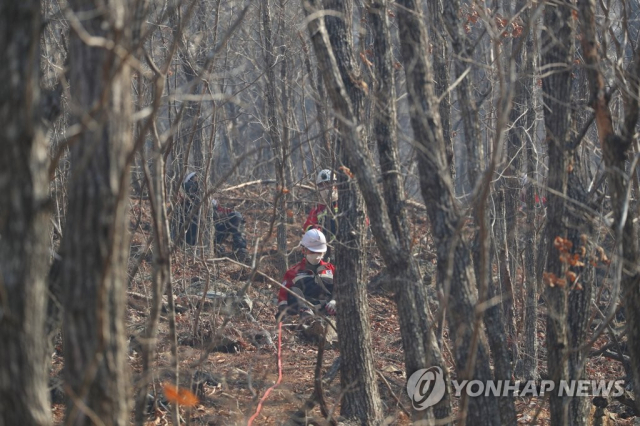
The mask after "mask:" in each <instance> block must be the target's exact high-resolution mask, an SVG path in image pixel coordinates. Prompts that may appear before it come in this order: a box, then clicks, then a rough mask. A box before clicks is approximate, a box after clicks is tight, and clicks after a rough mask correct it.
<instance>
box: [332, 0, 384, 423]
mask: <svg viewBox="0 0 640 426" xmlns="http://www.w3.org/2000/svg"><path fill="white" fill-rule="evenodd" d="M325 7H326V8H327V9H328V10H333V11H335V12H337V13H338V14H339V16H330V15H328V16H326V17H325V18H324V19H325V25H326V28H327V32H328V35H329V41H330V43H331V48H332V50H333V53H334V55H335V58H336V63H337V67H338V70H339V72H340V76H341V79H342V82H343V84H344V87H345V89H346V93H347V95H348V96H349V100H350V101H351V105H352V108H353V110H352V111H353V118H354V119H355V122H357V123H362V117H363V114H364V95H365V93H364V91H363V89H362V87H358V85H357V82H358V81H360V79H361V78H362V77H361V75H360V70H359V68H358V67H357V65H356V61H355V54H354V52H353V40H352V39H351V34H350V31H351V25H350V22H351V19H350V17H351V14H352V8H353V3H352V1H350V0H349V1H343V0H325ZM357 131H358V133H359V134H360V136H361V137H362V139H363V140H366V135H365V134H364V131H361V130H357ZM350 143H351V141H349V133H346V132H340V134H339V135H338V140H337V143H336V153H337V157H338V160H339V161H340V163H341V164H342V165H343V166H345V167H347V168H351V167H353V162H352V161H351V159H350V157H349V155H348V149H347V148H346V147H345V145H348V144H350ZM338 188H339V191H338V193H339V199H338V205H339V206H340V213H341V216H340V219H339V220H338V223H337V235H336V242H337V244H336V245H337V247H336V269H337V271H339V272H338V274H337V281H336V286H335V289H336V290H335V291H336V301H337V303H338V317H337V325H338V335H339V337H340V339H339V343H340V353H341V355H342V356H343V359H342V364H341V366H340V378H341V384H342V388H343V389H350V388H353V387H354V386H355V389H354V390H353V391H349V392H347V393H346V394H345V396H344V399H343V402H342V407H341V413H342V415H343V416H344V417H347V418H357V419H358V420H359V421H361V422H362V423H363V424H365V423H366V424H372V425H373V424H378V423H380V422H381V421H382V403H381V401H380V394H379V392H378V386H377V380H376V375H375V369H374V366H373V346H372V343H371V334H370V330H371V328H370V326H369V309H368V303H367V293H366V281H365V279H364V262H363V247H364V237H365V234H366V230H365V228H364V217H365V213H364V203H363V201H362V195H360V193H359V192H358V188H357V186H356V184H355V182H353V181H352V180H351V179H350V177H348V176H347V174H345V173H339V174H338ZM354 342H358V343H357V344H355V345H354Z"/></svg>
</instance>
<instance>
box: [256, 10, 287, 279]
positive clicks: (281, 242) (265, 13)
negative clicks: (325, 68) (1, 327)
mask: <svg viewBox="0 0 640 426" xmlns="http://www.w3.org/2000/svg"><path fill="white" fill-rule="evenodd" d="M262 26H263V28H264V54H265V60H266V66H267V69H266V74H267V88H266V97H267V116H268V118H267V119H268V123H269V129H268V130H269V139H270V142H271V150H272V151H273V156H274V158H275V159H276V163H275V169H276V180H277V182H278V186H279V187H280V193H279V194H278V195H277V200H278V207H277V209H276V210H277V213H276V214H277V215H278V219H277V220H278V232H277V235H278V236H277V240H278V266H279V269H280V273H281V274H282V275H284V273H285V272H286V271H287V269H288V258H287V217H286V210H287V201H288V199H289V195H288V192H287V191H288V188H287V179H286V177H287V167H286V163H289V152H288V146H286V145H285V143H284V141H283V139H282V137H281V135H280V131H279V130H278V111H277V96H276V75H275V69H274V68H275V65H276V63H275V60H276V59H275V58H276V57H275V55H274V51H273V49H274V47H273V35H272V33H271V10H270V2H269V0H265V1H263V2H262ZM283 90H284V88H283ZM285 189H287V191H285Z"/></svg>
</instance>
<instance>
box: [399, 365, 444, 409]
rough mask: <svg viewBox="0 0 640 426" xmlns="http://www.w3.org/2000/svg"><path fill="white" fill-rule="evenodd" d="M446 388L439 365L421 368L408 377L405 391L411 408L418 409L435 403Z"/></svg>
mask: <svg viewBox="0 0 640 426" xmlns="http://www.w3.org/2000/svg"><path fill="white" fill-rule="evenodd" d="M446 388H447V385H446V383H445V382H444V373H443V372H442V369H441V368H440V367H430V368H422V369H420V370H418V371H416V372H415V373H413V374H412V375H411V377H409V381H408V382H407V393H408V394H409V398H411V404H412V405H413V408H415V409H416V410H418V411H421V410H424V409H427V408H429V407H431V406H433V405H436V404H437V403H438V402H440V400H441V399H442V397H443V396H444V392H445V390H446Z"/></svg>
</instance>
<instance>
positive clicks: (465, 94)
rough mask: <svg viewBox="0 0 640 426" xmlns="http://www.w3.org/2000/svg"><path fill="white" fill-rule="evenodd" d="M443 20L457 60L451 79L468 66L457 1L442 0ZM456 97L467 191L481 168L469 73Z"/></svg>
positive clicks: (476, 118) (475, 113)
mask: <svg viewBox="0 0 640 426" xmlns="http://www.w3.org/2000/svg"><path fill="white" fill-rule="evenodd" d="M443 5H444V9H443V20H444V23H445V28H446V30H447V32H448V34H449V37H450V38H451V46H452V48H453V52H454V54H455V56H456V57H457V60H455V61H454V69H455V77H456V79H458V78H460V77H461V76H462V75H463V74H464V73H465V72H466V71H467V68H468V67H470V66H471V64H470V61H469V60H470V59H471V57H470V53H471V52H470V49H471V46H470V43H469V42H468V40H467V37H466V35H465V33H464V31H463V29H462V25H461V23H460V19H461V17H462V12H461V10H460V0H443ZM456 93H457V96H458V107H459V108H460V114H461V117H462V122H463V129H464V143H465V146H466V147H467V161H468V162H469V167H468V173H467V175H468V176H467V177H468V180H469V181H468V184H469V185H470V187H471V189H473V188H474V186H475V185H476V184H477V182H478V179H479V178H480V173H482V171H483V170H484V168H485V165H484V145H483V143H482V137H481V134H480V121H479V120H478V108H477V107H476V101H475V98H474V96H473V94H472V93H471V73H468V74H467V76H466V77H464V78H462V80H461V81H460V84H459V85H458V87H457V88H456Z"/></svg>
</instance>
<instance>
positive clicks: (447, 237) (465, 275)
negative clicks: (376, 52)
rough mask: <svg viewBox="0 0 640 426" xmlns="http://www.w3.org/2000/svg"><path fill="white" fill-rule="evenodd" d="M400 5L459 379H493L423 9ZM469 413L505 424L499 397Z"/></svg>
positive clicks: (476, 420)
mask: <svg viewBox="0 0 640 426" xmlns="http://www.w3.org/2000/svg"><path fill="white" fill-rule="evenodd" d="M398 4H399V5H400V6H401V7H400V8H398V25H399V28H400V42H401V47H402V58H403V63H404V69H405V73H406V75H407V92H408V97H409V114H410V116H411V125H412V127H413V133H414V135H415V138H416V142H417V144H418V146H419V149H418V164H419V172H420V187H421V192H422V197H423V198H424V200H425V202H426V203H427V213H428V215H429V219H430V222H431V225H432V227H433V235H434V240H435V243H436V245H437V246H438V280H439V281H440V283H441V285H442V287H443V288H444V289H445V299H446V302H447V303H448V309H447V312H448V321H449V330H450V332H451V338H452V340H453V342H454V347H455V359H456V369H457V371H458V379H470V378H471V377H473V378H474V379H478V380H490V379H492V377H493V376H492V374H491V367H490V364H489V348H488V345H487V341H486V335H485V333H484V330H483V329H482V328H480V329H477V330H473V327H472V325H473V324H474V323H475V304H476V302H477V291H476V288H475V287H476V283H475V274H474V271H473V266H472V263H471V258H470V255H469V250H468V248H467V247H465V244H464V242H463V241H462V240H461V236H460V235H459V232H458V226H459V224H460V220H461V216H460V213H459V212H458V210H457V201H456V200H455V196H454V190H453V183H452V181H451V176H450V173H449V172H448V164H447V161H446V147H445V144H444V140H443V137H442V127H441V124H440V116H439V113H438V110H437V108H436V107H435V102H434V95H433V87H432V83H431V80H432V71H431V67H430V64H429V62H427V61H426V57H427V55H426V51H427V50H426V46H428V42H427V34H426V30H425V28H424V25H423V21H422V19H421V16H422V13H421V8H420V7H419V6H418V5H417V4H416V2H415V1H413V0H401V1H399V2H398ZM449 295H450V297H448V298H447V296H449ZM472 341H475V342H476V343H477V346H476V347H477V350H476V351H473V350H472V345H471V343H472ZM463 411H464V409H463ZM466 414H467V416H466V418H465V421H466V422H467V423H468V424H474V425H478V424H487V425H489V424H496V425H497V424H500V410H499V408H498V401H497V400H496V399H495V398H486V397H483V396H480V397H477V398H470V399H469V401H468V411H467V413H466ZM464 415H465V413H464V412H463V413H462V416H464Z"/></svg>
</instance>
